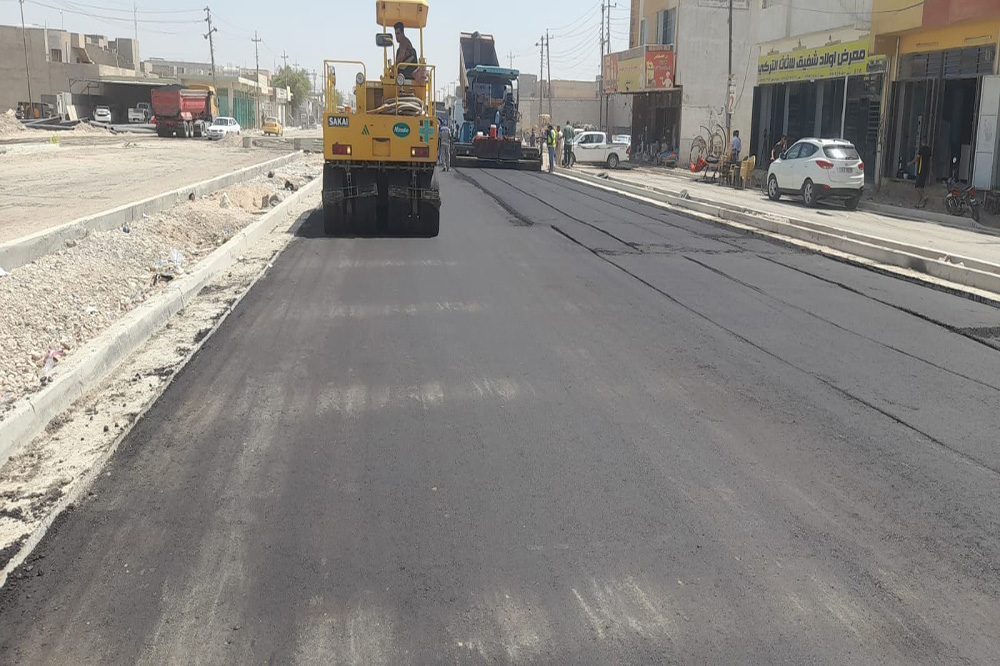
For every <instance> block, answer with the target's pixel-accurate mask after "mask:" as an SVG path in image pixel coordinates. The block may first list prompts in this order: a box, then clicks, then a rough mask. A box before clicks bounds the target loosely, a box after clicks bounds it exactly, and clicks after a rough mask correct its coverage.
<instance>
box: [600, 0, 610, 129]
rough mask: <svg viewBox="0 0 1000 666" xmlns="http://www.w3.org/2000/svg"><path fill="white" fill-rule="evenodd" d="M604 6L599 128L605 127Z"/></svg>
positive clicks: (602, 6) (603, 5)
mask: <svg viewBox="0 0 1000 666" xmlns="http://www.w3.org/2000/svg"><path fill="white" fill-rule="evenodd" d="M605 7H607V5H605V4H604V3H603V2H602V3H601V28H600V30H601V101H600V106H599V107H598V110H597V113H598V117H599V118H600V121H599V122H598V126H599V127H600V128H601V129H607V128H606V127H605V126H604V98H605V92H604V74H605V72H604V8H605ZM608 13H609V14H610V13H611V8H610V7H608Z"/></svg>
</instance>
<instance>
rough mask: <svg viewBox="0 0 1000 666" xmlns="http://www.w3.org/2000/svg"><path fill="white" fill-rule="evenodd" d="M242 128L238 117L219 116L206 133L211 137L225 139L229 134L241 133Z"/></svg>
mask: <svg viewBox="0 0 1000 666" xmlns="http://www.w3.org/2000/svg"><path fill="white" fill-rule="evenodd" d="M242 129H243V128H241V127H240V124H239V123H238V122H236V118H230V117H228V116H219V117H218V118H216V119H215V120H214V121H213V122H212V124H211V125H209V126H208V130H206V132H205V133H206V135H207V136H208V138H209V139H224V138H226V136H227V135H229V134H239V133H240V132H241V131H242Z"/></svg>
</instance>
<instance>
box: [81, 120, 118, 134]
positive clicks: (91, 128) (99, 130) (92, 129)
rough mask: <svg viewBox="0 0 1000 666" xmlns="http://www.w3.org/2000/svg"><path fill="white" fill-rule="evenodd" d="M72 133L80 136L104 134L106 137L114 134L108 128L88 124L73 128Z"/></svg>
mask: <svg viewBox="0 0 1000 666" xmlns="http://www.w3.org/2000/svg"><path fill="white" fill-rule="evenodd" d="M72 131H74V132H76V133H78V134H104V135H108V134H113V132H112V131H111V130H110V129H108V128H107V127H99V126H97V125H91V124H90V123H87V122H83V123H78V124H77V125H76V126H74V127H73V130H72Z"/></svg>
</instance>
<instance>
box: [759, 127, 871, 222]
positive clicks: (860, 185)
mask: <svg viewBox="0 0 1000 666" xmlns="http://www.w3.org/2000/svg"><path fill="white" fill-rule="evenodd" d="M864 189H865V163H864V162H862V161H861V157H860V156H859V155H858V150H857V148H855V147H854V144H852V143H850V142H849V141H845V140H843V139H802V140H801V141H797V142H796V143H795V144H794V145H792V147H791V148H789V149H788V150H786V151H785V152H784V153H783V154H782V155H781V156H780V157H779V158H778V159H777V160H775V161H774V162H773V163H772V164H771V168H770V169H768V172H767V196H768V197H770V198H771V200H772V201H777V200H778V199H780V198H781V195H782V194H791V195H800V196H801V197H802V199H803V201H805V203H806V205H807V206H815V205H816V204H817V203H819V202H820V201H822V200H824V199H838V200H841V201H843V202H844V206H846V207H847V210H854V209H856V208H857V207H858V202H860V201H861V194H862V192H863V191H864Z"/></svg>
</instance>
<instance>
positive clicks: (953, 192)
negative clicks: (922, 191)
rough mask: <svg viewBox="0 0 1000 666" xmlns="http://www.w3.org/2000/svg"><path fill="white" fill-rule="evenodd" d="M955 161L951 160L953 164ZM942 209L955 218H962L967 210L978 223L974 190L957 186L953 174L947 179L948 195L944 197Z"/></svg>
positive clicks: (977, 209)
mask: <svg viewBox="0 0 1000 666" xmlns="http://www.w3.org/2000/svg"><path fill="white" fill-rule="evenodd" d="M957 161H958V160H952V162H953V163H957ZM944 207H945V208H946V209H947V210H948V212H949V213H950V214H951V215H955V216H956V217H962V216H964V215H965V211H966V210H968V211H969V212H970V213H971V214H972V219H973V220H975V221H976V222H979V200H978V199H977V198H976V189H975V188H974V187H972V186H971V185H968V186H963V185H961V184H959V182H958V181H957V179H956V174H955V173H952V176H951V178H949V179H948V194H946V195H945V197H944Z"/></svg>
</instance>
